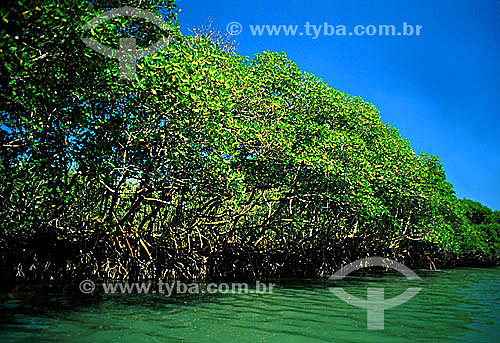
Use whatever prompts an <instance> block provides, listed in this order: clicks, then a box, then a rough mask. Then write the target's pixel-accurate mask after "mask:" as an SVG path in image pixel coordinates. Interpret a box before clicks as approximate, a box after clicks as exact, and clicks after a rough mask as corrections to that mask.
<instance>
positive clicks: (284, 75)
mask: <svg viewBox="0 0 500 343" xmlns="http://www.w3.org/2000/svg"><path fill="white" fill-rule="evenodd" d="M124 5H125V4H124V3H123V2H118V1H107V2H106V6H105V7H103V6H102V4H101V6H99V4H95V3H93V2H89V1H75V0H71V1H64V0H60V1H56V0H40V1H36V2H35V1H28V0H19V1H17V0H16V1H10V0H9V1H7V3H6V4H4V5H2V6H3V7H2V8H1V13H0V14H1V18H2V19H3V20H2V22H1V23H0V36H1V39H0V51H1V55H0V59H1V60H2V63H1V65H0V68H1V73H0V75H1V76H0V78H1V81H0V116H1V121H0V142H1V146H2V148H1V149H2V150H1V151H2V153H1V159H0V203H1V205H0V273H1V274H2V279H4V280H11V281H16V282H22V281H52V280H53V281H60V280H73V281H74V280H81V279H84V278H88V279H92V280H96V281H97V280H152V279H191V280H200V279H222V278H224V279H231V278H234V279H258V278H279V277H316V276H326V275H329V274H331V273H333V272H334V271H336V270H337V269H338V268H340V267H341V266H342V265H344V264H346V263H350V262H352V261H355V260H357V259H359V258H363V257H367V256H382V257H388V258H390V259H394V260H396V261H399V262H401V263H404V264H405V265H407V266H408V267H410V268H426V269H436V268H449V267H455V266H494V265H499V262H500V211H492V210H490V209H489V208H487V207H485V206H483V205H481V204H479V203H477V202H474V201H471V200H463V199H458V198H457V197H456V195H455V193H454V191H453V186H452V185H451V184H450V183H448V182H447V181H446V175H445V172H444V170H443V168H442V165H441V163H440V162H439V159H438V158H437V157H435V156H431V155H428V154H424V153H423V154H415V153H414V151H413V150H412V149H411V146H410V144H409V142H408V141H407V140H405V139H403V138H402V137H401V136H400V134H399V133H398V131H397V130H396V129H394V128H393V127H391V126H390V125H387V124H385V123H383V122H382V121H381V120H380V115H379V112H378V110H377V109H376V108H375V106H373V105H372V104H370V103H367V102H365V101H363V100H362V99H361V98H358V97H352V96H350V95H348V94H345V93H343V92H340V91H338V90H336V89H334V88H331V87H329V86H328V85H326V84H325V83H324V82H323V81H322V80H320V79H319V78H317V77H316V76H314V75H311V74H309V73H306V72H303V71H301V70H300V69H299V68H298V67H297V65H296V64H295V63H293V62H292V61H290V60H289V59H288V58H287V57H286V55H285V54H278V53H271V52H264V53H261V54H258V55H256V56H255V57H253V58H251V59H250V58H248V57H243V56H239V55H237V54H235V53H234V52H232V49H231V46H227V44H228V42H229V40H227V39H226V38H224V37H222V36H221V35H220V34H213V35H211V34H210V33H208V34H207V33H204V34H198V35H195V36H191V37H186V36H182V35H181V34H180V32H179V31H175V32H169V33H168V34H169V35H171V38H172V39H171V42H170V45H169V46H168V47H166V48H165V49H163V50H162V51H159V52H157V53H156V54H153V55H152V56H149V57H146V58H143V59H141V60H139V61H138V64H137V79H136V80H132V81H129V80H120V78H119V74H118V69H119V64H118V61H117V60H114V59H111V58H108V57H105V56H103V55H101V54H99V53H97V52H95V51H93V50H91V49H89V48H88V47H87V46H86V45H85V44H83V43H82V41H81V38H82V37H83V36H82V35H88V37H93V38H95V39H96V40H98V41H100V42H102V43H103V44H104V45H107V46H111V47H114V48H117V47H118V42H119V37H123V33H124V32H125V33H127V35H128V36H130V37H137V46H141V47H142V46H149V45H151V44H152V43H154V42H156V41H157V40H158V38H159V37H162V35H164V34H165V32H162V31H160V30H159V29H158V28H155V27H154V25H151V24H149V25H147V24H148V23H147V22H145V21H143V20H142V19H140V20H139V19H137V18H130V17H127V18H115V19H112V20H109V21H107V22H106V23H103V24H101V26H100V27H99V28H96V29H95V30H92V31H91V32H83V31H82V29H81V28H82V26H83V25H84V24H85V23H86V22H88V21H89V20H90V19H92V18H94V17H96V16H98V15H100V14H101V13H103V12H104V11H105V10H106V9H109V8H117V7H121V6H124ZM126 5H128V6H134V7H141V8H144V9H147V10H150V11H152V12H153V13H156V14H158V15H160V13H161V15H162V16H163V18H164V19H165V20H167V21H169V22H172V23H173V24H174V25H175V26H176V27H177V28H178V25H177V21H176V14H177V10H176V7H175V2H174V1H173V0H152V1H149V2H147V1H129V2H127V3H126ZM159 9H161V11H160V10H159ZM214 37H215V38H214ZM401 115H404V113H403V114H401Z"/></svg>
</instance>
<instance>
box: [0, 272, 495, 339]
mask: <svg viewBox="0 0 500 343" xmlns="http://www.w3.org/2000/svg"><path fill="white" fill-rule="evenodd" d="M418 274H419V275H420V276H421V277H422V281H418V282H416V281H407V280H406V279H405V278H404V277H402V276H400V275H399V274H383V275H368V276H363V277H348V278H346V279H344V280H342V281H341V282H335V283H333V282H325V281H311V280H306V281H300V282H299V281H295V282H282V283H279V284H278V285H277V286H275V288H274V290H273V293H272V294H224V295H210V296H177V297H171V298H166V297H164V296H161V295H158V294H155V295H119V296H105V295H103V296H100V297H88V296H76V295H73V296H70V295H68V294H65V295H61V294H58V293H57V292H56V291H55V290H53V291H51V292H50V293H45V294H40V295H37V296H32V295H31V296H28V297H27V296H26V294H24V295H19V296H18V297H19V298H24V299H25V300H18V299H12V298H15V297H16V294H12V293H11V294H9V295H8V296H9V298H8V299H7V298H6V295H5V294H4V295H3V299H4V300H3V301H2V302H1V307H0V315H1V317H0V320H1V322H0V342H2V343H5V342H23V343H24V342H92V343H98V342H132V343H141V342H207V343H213V342H238V343H244V342H252V343H255V342H283V343H285V342H290V343H291V342H384V343H387V342H475V343H482V342H500V324H499V321H500V292H499V285H500V268H493V269H455V270H446V271H438V272H432V273H431V272H418ZM332 286H335V287H344V288H345V290H346V291H347V292H349V293H351V294H353V295H356V296H358V297H362V298H366V288H367V287H371V288H374V287H377V288H378V287H383V288H384V289H385V298H386V299H387V298H390V297H392V296H396V295H398V294H400V293H402V292H403V291H404V290H406V289H407V288H408V287H422V290H421V291H420V293H419V294H417V296H415V297H414V298H413V299H411V300H409V301H408V302H407V303H405V304H403V305H400V306H398V307H395V308H392V309H389V310H386V311H385V319H384V324H385V327H384V330H379V331H373V330H367V327H366V325H367V323H366V310H363V309H360V308H356V307H352V306H350V305H348V304H346V303H344V302H343V301H341V300H340V299H338V298H336V297H335V296H334V295H333V294H332V293H331V292H330V291H329V289H328V287H332ZM26 298H27V300H26ZM5 299H7V300H5Z"/></svg>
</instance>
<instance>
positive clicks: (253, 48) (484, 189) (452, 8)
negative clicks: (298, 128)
mask: <svg viewBox="0 0 500 343" xmlns="http://www.w3.org/2000/svg"><path fill="white" fill-rule="evenodd" d="M178 6H179V7H180V8H181V9H182V12H181V13H180V15H179V22H180V25H181V28H182V30H183V32H184V33H185V34H187V33H188V30H187V29H188V28H190V27H192V26H193V25H199V24H205V23H208V22H209V18H210V17H211V18H214V19H215V25H216V26H217V27H219V28H220V29H221V30H225V29H226V25H227V24H228V23H230V22H233V21H237V22H240V23H241V24H242V27H243V31H242V33H241V34H240V35H239V36H238V37H237V41H238V42H239V46H238V49H237V53H239V54H241V55H248V56H253V55H254V54H256V53H258V52H261V51H264V50H270V51H277V52H282V51H284V52H286V53H287V55H288V57H289V58H290V59H292V60H293V61H295V62H296V63H297V64H298V66H299V68H301V69H302V70H306V71H308V72H311V73H313V74H315V75H317V76H318V77H320V78H322V79H323V80H325V81H326V82H327V83H328V84H329V85H330V86H331V87H334V88H336V89H339V90H341V91H345V92H347V93H349V94H352V95H355V96H361V97H362V98H364V99H365V100H366V101H369V102H371V103H374V104H375V105H376V106H377V107H378V108H379V110H380V112H381V116H382V120H383V121H384V122H386V123H389V124H391V125H392V126H395V127H396V128H398V129H399V131H400V132H401V134H402V136H403V137H405V138H407V139H408V140H409V141H410V142H411V145H412V147H413V149H414V150H415V151H416V152H427V153H431V154H434V155H437V156H439V158H440V159H441V161H442V163H443V165H444V168H445V170H446V174H447V177H448V180H449V181H450V182H451V183H452V184H453V185H454V186H455V190H456V192H457V195H458V196H459V197H461V198H463V197H466V198H470V199H473V200H476V201H480V202H482V203H483V204H485V205H487V206H489V207H491V208H493V209H497V210H500V110H499V109H500V81H499V78H500V1H499V0H424V1H410V0H394V1H387V0H386V1H384V0H328V1H327V0H319V1H311V2H310V3H306V2H304V1H296V0H287V1H272V0H266V1H236V0H233V1H215V0H214V1H209V0H178ZM306 22H310V23H311V24H314V25H320V24H323V23H324V22H328V23H329V24H331V25H345V26H347V28H348V30H349V29H351V30H352V29H353V28H354V26H356V25H365V26H367V25H371V24H372V25H376V26H378V25H380V24H387V25H395V26H396V28H398V29H399V27H400V25H402V23H403V22H407V23H408V24H412V25H422V26H423V28H422V30H421V34H420V36H393V37H380V36H378V35H376V36H319V37H318V38H317V39H313V37H312V36H307V35H305V34H304V35H302V36H299V35H298V36H285V35H283V34H281V35H279V36H268V35H263V36H252V34H251V32H250V28H249V25H259V24H276V25H280V24H285V25H299V26H301V28H299V30H301V29H302V31H305V29H304V28H303V25H304V24H305V23H306Z"/></svg>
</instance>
